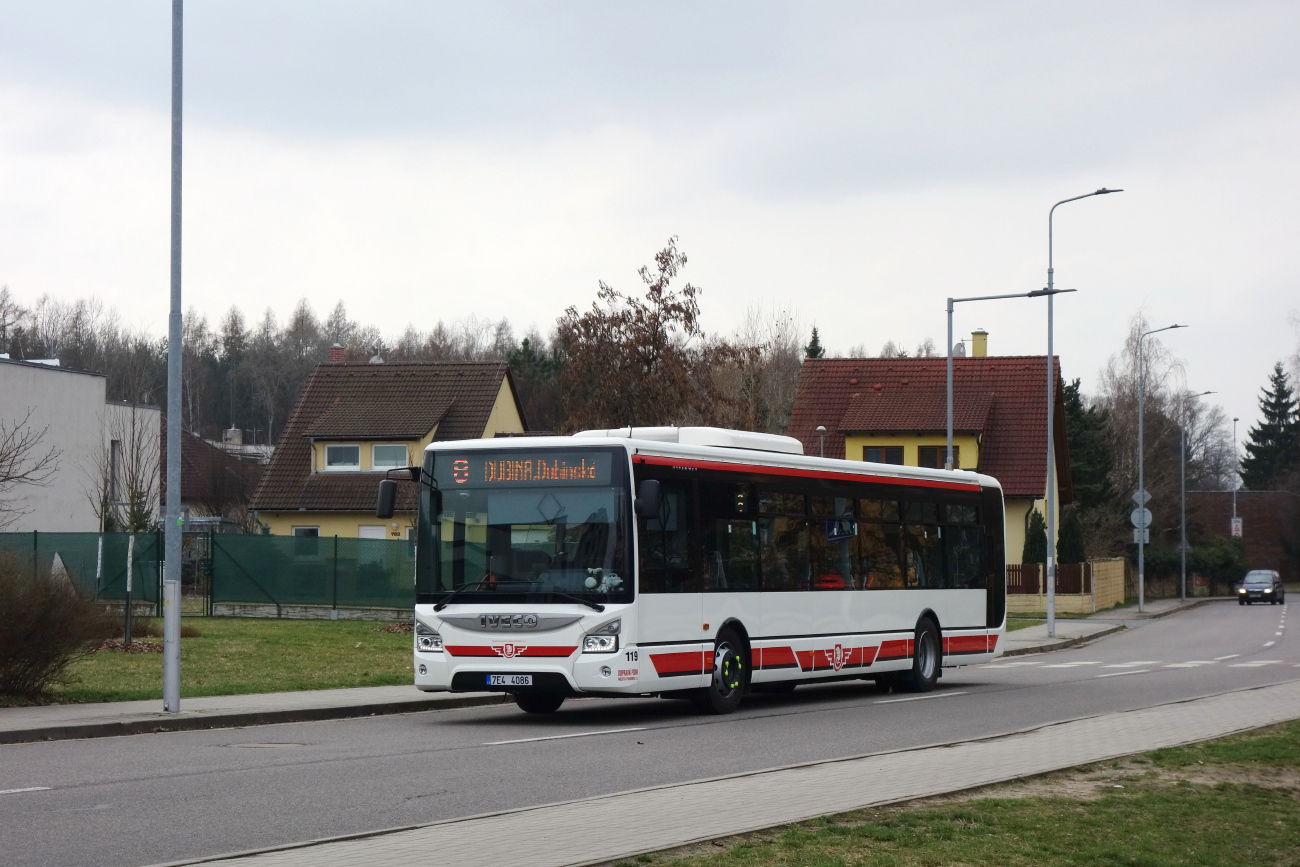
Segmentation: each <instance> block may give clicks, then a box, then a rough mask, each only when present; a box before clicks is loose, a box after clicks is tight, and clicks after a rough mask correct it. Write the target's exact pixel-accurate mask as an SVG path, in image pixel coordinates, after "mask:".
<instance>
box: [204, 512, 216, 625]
mask: <svg viewBox="0 0 1300 867" xmlns="http://www.w3.org/2000/svg"><path fill="white" fill-rule="evenodd" d="M216 544H217V531H216V530H213V529H209V530H208V558H207V559H208V562H207V563H205V564H204V569H203V573H204V577H205V578H207V579H208V616H209V617H211V616H212V611H213V608H212V589H213V585H214V584H216V583H217V568H216V557H215V555H214V553H213V550H212V548H213V546H215V545H216Z"/></svg>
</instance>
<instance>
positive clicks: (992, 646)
mask: <svg viewBox="0 0 1300 867" xmlns="http://www.w3.org/2000/svg"><path fill="white" fill-rule="evenodd" d="M997 647H998V637H997V636H996V635H990V636H989V653H992V652H993V651H994V650H996V649H997Z"/></svg>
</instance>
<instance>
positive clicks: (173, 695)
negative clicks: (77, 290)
mask: <svg viewBox="0 0 1300 867" xmlns="http://www.w3.org/2000/svg"><path fill="white" fill-rule="evenodd" d="M183 11H184V8H183V3H182V0H172V148H171V160H172V214H171V217H172V219H171V242H172V243H171V296H172V298H171V302H172V303H171V315H170V316H169V317H168V320H167V325H168V327H167V505H166V510H165V512H164V515H165V518H164V527H165V531H164V533H165V535H164V552H165V553H164V555H163V556H164V558H165V560H164V564H165V565H164V567H163V710H165V711H167V712H168V713H179V712H180V709H181V526H180V520H181V93H182V88H181V73H182V71H183V63H182V58H183V55H182V48H183V47H184V39H183V34H184V28H183V26H182V13H183Z"/></svg>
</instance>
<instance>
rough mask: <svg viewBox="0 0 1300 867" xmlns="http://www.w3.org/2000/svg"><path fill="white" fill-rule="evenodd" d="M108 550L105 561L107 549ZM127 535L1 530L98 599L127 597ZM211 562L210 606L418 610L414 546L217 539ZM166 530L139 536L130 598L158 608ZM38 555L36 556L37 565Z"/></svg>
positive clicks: (45, 568)
mask: <svg viewBox="0 0 1300 867" xmlns="http://www.w3.org/2000/svg"><path fill="white" fill-rule="evenodd" d="M101 542H102V545H103V548H102V558H101V549H100V545H101ZM129 545H130V536H129V535H128V534H125V533H105V534H103V536H102V537H101V536H100V534H98V533H0V549H7V550H10V551H12V552H13V553H15V554H17V555H18V557H19V558H20V560H21V562H23V563H24V564H32V563H34V568H35V569H37V570H39V571H42V572H52V573H55V574H59V572H60V569H61V570H62V573H63V574H66V575H67V576H68V578H69V579H71V580H72V581H74V582H76V583H77V584H78V585H80V586H81V587H82V588H83V589H84V590H85V591H86V592H87V593H89V594H91V595H93V596H94V597H95V598H97V599H106V600H121V599H123V598H124V597H125V596H126V575H127V550H128V547H129ZM201 547H202V548H204V549H205V550H206V558H207V559H206V562H205V563H199V564H190V565H191V566H194V567H195V568H194V569H191V571H195V572H196V573H197V572H202V573H203V574H205V575H206V576H207V581H206V582H198V581H191V582H188V583H187V584H186V585H185V586H186V587H191V588H199V587H204V586H206V587H207V590H208V594H209V595H210V602H211V603H212V604H216V603H225V602H229V603H242V604H268V605H275V606H277V607H282V606H286V605H320V606H325V607H329V608H411V607H413V606H414V605H415V543H414V542H413V541H405V540H397V541H389V540H385V539H339V538H335V537H332V536H329V537H301V536H241V535H234V534H231V535H223V534H214V535H212V536H211V537H210V539H209V544H208V545H207V546H201ZM162 548H163V540H162V534H161V533H137V534H136V536H135V549H134V554H133V560H132V563H133V566H132V583H131V596H132V598H133V599H135V600H137V601H140V602H153V603H155V604H157V603H158V601H159V598H160V594H161V588H162V562H161V554H162ZM33 557H34V558H35V559H34V560H33Z"/></svg>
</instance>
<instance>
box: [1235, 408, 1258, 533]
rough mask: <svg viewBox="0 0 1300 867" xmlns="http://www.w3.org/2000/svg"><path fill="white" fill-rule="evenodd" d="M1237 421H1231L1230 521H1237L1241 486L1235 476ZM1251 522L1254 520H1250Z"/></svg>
mask: <svg viewBox="0 0 1300 867" xmlns="http://www.w3.org/2000/svg"><path fill="white" fill-rule="evenodd" d="M1238 466H1239V462H1238V461H1237V419H1236V418H1234V419H1233V420H1232V521H1233V523H1234V524H1236V521H1237V488H1238V487H1240V485H1241V477H1240V476H1238V475H1237V467H1238ZM1251 520H1252V521H1253V520H1254V518H1252V519H1251Z"/></svg>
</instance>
